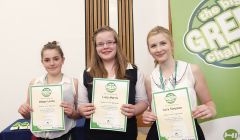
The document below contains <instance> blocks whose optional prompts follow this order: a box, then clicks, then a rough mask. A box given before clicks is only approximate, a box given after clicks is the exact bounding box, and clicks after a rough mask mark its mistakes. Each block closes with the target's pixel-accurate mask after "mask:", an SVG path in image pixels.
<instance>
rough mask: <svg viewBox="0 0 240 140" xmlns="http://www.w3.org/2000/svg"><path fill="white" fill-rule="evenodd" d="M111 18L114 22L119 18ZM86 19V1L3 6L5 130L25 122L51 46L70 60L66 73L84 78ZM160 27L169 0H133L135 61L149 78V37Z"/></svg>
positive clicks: (7, 2) (0, 78)
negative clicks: (26, 105) (23, 111)
mask: <svg viewBox="0 0 240 140" xmlns="http://www.w3.org/2000/svg"><path fill="white" fill-rule="evenodd" d="M112 4H113V5H114V4H115V3H112ZM110 8H112V7H110ZM112 9H113V10H114V8H112ZM112 13H113V15H110V19H117V18H116V17H115V16H116V13H115V14H114V12H112ZM111 16H112V18H111ZM84 18H85V16H84V0H71V1H66V0H41V1H33V0H21V1H19V0H1V1H0V49H1V51H0V66H1V67H0V69H1V72H0V96H1V98H0V131H1V130H3V129H4V128H6V127H7V126H8V125H9V124H11V123H12V122H13V121H15V120H17V119H18V118H21V116H20V115H19V114H18V112H17V109H18V107H19V105H20V104H21V103H23V102H24V101H25V100H26V92H27V87H28V83H29V81H30V80H31V79H32V78H34V77H36V76H40V75H41V74H43V72H44V69H43V68H42V65H41V63H40V50H41V47H42V46H43V45H44V44H45V43H46V42H48V41H52V40H57V41H59V42H60V45H61V46H62V49H63V51H64V53H65V57H66V61H65V64H64V66H63V72H64V73H66V74H68V75H71V76H75V77H77V78H80V76H81V75H82V73H81V72H82V71H83V69H84V67H85V60H84V59H85V54H84V53H85V49H84V47H85V22H84ZM114 23H115V22H114V20H113V21H111V24H110V25H112V26H114V28H115V27H117V26H116V25H114ZM116 23H117V22H116ZM157 24H159V25H163V26H166V27H167V26H168V20H167V6H166V0H148V1H146V0H134V30H135V32H134V44H135V62H136V64H137V65H138V66H139V67H140V69H141V70H142V71H144V72H145V73H146V74H148V73H150V71H151V70H152V68H153V60H152V58H151V56H150V55H149V54H148V52H147V48H146V41H145V40H146V34H147V32H148V31H149V30H150V29H151V28H152V27H153V26H155V25H157Z"/></svg>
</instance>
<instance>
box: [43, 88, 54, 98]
mask: <svg viewBox="0 0 240 140" xmlns="http://www.w3.org/2000/svg"><path fill="white" fill-rule="evenodd" d="M51 93H52V91H51V89H50V88H44V89H43V90H42V95H43V96H44V97H48V96H50V95H51Z"/></svg>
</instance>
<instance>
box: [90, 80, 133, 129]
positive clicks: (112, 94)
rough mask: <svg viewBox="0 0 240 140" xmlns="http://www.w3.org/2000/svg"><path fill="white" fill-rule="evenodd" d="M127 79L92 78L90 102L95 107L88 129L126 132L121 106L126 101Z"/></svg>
mask: <svg viewBox="0 0 240 140" xmlns="http://www.w3.org/2000/svg"><path fill="white" fill-rule="evenodd" d="M128 92H129V80H117V79H105V78H94V79H93V92H92V102H93V104H94V105H95V107H96V110H95V113H94V114H93V115H92V117H91V121H90V129H101V130H110V131H122V132H126V125H127V117H126V116H125V115H123V114H122V113H121V109H120V108H121V106H122V105H123V104H127V103H128Z"/></svg>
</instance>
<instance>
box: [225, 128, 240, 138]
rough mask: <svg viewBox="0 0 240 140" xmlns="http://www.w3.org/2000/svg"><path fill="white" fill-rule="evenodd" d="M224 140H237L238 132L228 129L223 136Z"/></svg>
mask: <svg viewBox="0 0 240 140" xmlns="http://www.w3.org/2000/svg"><path fill="white" fill-rule="evenodd" d="M223 138H224V140H237V139H238V132H237V131H236V130H235V129H228V130H227V131H225V132H224V134H223Z"/></svg>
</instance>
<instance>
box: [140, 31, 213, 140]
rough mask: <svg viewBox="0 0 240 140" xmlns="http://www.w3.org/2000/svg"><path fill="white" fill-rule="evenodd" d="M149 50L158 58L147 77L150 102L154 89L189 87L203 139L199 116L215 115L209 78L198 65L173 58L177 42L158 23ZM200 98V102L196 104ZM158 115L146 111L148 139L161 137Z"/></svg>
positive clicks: (145, 120) (200, 134)
mask: <svg viewBox="0 0 240 140" xmlns="http://www.w3.org/2000/svg"><path fill="white" fill-rule="evenodd" d="M147 45H148V50H149V53H150V54H151V55H152V57H153V58H154V60H155V64H156V67H155V69H154V70H153V71H152V74H151V75H150V77H149V78H148V79H147V80H146V88H147V91H148V97H149V101H150V102H151V100H152V95H151V94H152V93H153V92H159V91H160V92H161V91H166V90H173V89H177V88H181V87H182V88H183V87H187V88H188V93H189V96H190V102H191V108H192V109H193V110H192V116H193V118H195V123H196V129H197V134H198V139H199V140H204V139H205V138H204V134H203V132H202V130H201V127H200V126H199V124H198V122H197V121H196V119H207V118H212V117H214V116H215V115H216V110H215V104H214V102H213V101H212V98H211V96H210V92H209V90H208V87H207V83H206V80H205V78H204V75H203V73H202V72H201V70H200V68H199V67H198V66H197V65H195V64H190V63H187V62H184V61H180V60H175V59H174V57H173V50H174V44H173V39H172V36H171V34H170V32H169V30H167V29H165V28H164V27H160V26H157V27H155V28H153V29H152V30H151V31H150V32H149V33H148V36H147ZM197 99H199V101H200V105H198V104H197ZM156 119H157V116H156V115H155V114H154V113H153V112H152V111H151V108H150V109H148V110H147V111H145V112H144V114H143V122H144V123H145V124H150V123H152V122H154V123H153V124H152V127H151V129H150V131H149V133H148V136H147V140H158V139H159V138H158V133H157V127H156V123H155V121H156Z"/></svg>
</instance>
